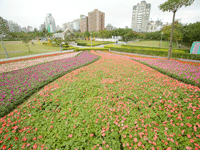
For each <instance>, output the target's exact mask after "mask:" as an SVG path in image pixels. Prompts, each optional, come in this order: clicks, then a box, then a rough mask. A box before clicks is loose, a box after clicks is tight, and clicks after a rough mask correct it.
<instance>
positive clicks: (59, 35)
mask: <svg viewBox="0 0 200 150" xmlns="http://www.w3.org/2000/svg"><path fill="white" fill-rule="evenodd" d="M67 31H70V32H71V33H73V30H70V29H68V28H67V29H65V31H64V32H62V33H54V34H53V38H61V39H63V40H64V39H65V34H66V33H67ZM67 34H70V33H67Z"/></svg>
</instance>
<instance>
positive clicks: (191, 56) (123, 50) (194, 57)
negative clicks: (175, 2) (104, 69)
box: [110, 47, 200, 60]
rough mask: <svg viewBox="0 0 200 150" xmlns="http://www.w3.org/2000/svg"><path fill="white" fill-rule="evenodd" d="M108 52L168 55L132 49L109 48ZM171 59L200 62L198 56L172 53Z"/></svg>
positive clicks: (166, 53)
mask: <svg viewBox="0 0 200 150" xmlns="http://www.w3.org/2000/svg"><path fill="white" fill-rule="evenodd" d="M110 50H113V51H119V52H127V53H135V54H143V55H151V56H162V57H167V55H168V52H166V51H158V50H138V49H133V48H117V47H110ZM172 58H181V59H191V60H200V55H199V54H186V53H176V52H173V53H172Z"/></svg>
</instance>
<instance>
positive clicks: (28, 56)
mask: <svg viewBox="0 0 200 150" xmlns="http://www.w3.org/2000/svg"><path fill="white" fill-rule="evenodd" d="M67 52H74V50H64V51H62V52H61V51H56V52H50V53H42V54H35V55H27V56H20V57H11V58H5V59H0V62H2V61H9V60H15V59H22V58H31V57H35V56H42V55H49V54H59V53H63V54H65V53H67Z"/></svg>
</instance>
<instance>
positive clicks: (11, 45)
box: [0, 41, 60, 59]
mask: <svg viewBox="0 0 200 150" xmlns="http://www.w3.org/2000/svg"><path fill="white" fill-rule="evenodd" d="M34 43H35V45H32V44H31V43H29V44H28V45H29V48H30V51H31V52H29V50H28V47H27V46H26V45H25V44H24V43H23V42H22V41H4V45H5V47H6V51H7V52H8V55H9V57H10V58H11V57H19V56H26V55H34V54H40V53H48V52H55V51H60V47H51V46H45V45H42V44H38V43H37V42H34ZM4 58H6V54H5V51H4V48H3V44H2V42H1V43H0V59H4Z"/></svg>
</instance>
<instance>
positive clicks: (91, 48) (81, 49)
mask: <svg viewBox="0 0 200 150" xmlns="http://www.w3.org/2000/svg"><path fill="white" fill-rule="evenodd" d="M86 50H107V51H108V50H109V49H108V48H100V47H87V48H78V47H76V48H75V52H77V51H86Z"/></svg>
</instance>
